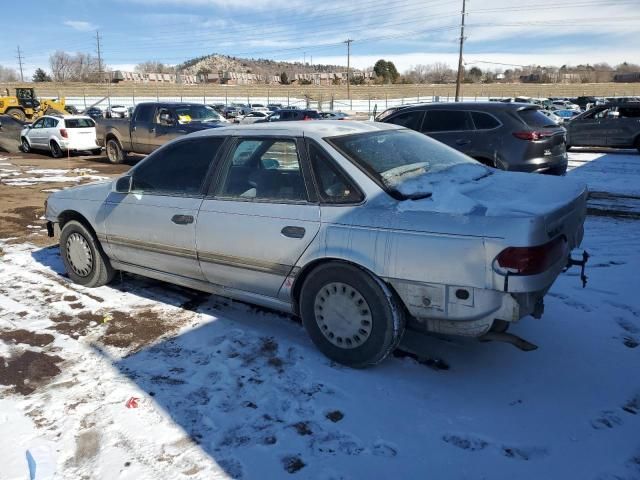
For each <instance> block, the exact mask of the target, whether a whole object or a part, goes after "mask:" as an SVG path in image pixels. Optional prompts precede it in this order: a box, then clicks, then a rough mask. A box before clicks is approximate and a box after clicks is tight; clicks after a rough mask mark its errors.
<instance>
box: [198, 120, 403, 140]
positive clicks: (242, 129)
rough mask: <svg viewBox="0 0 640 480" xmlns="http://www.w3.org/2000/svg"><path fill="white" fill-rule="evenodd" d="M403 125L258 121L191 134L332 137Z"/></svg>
mask: <svg viewBox="0 0 640 480" xmlns="http://www.w3.org/2000/svg"><path fill="white" fill-rule="evenodd" d="M399 128H402V127H398V126H397V125H393V124H389V123H380V122H358V121H348V120H311V121H291V122H273V123H258V124H251V125H233V126H228V127H221V128H215V129H211V130H203V131H200V132H197V133H193V134H191V136H215V135H233V134H242V135H251V134H255V135H265V134H267V135H303V134H311V135H313V136H317V137H330V136H335V135H350V134H355V133H365V132H374V131H378V130H394V129H399Z"/></svg>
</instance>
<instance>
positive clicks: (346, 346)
mask: <svg viewBox="0 0 640 480" xmlns="http://www.w3.org/2000/svg"><path fill="white" fill-rule="evenodd" d="M300 313H301V317H302V323H303V324H304V326H305V328H306V330H307V332H308V333H309V336H310V337H311V340H312V341H313V343H314V344H315V345H316V347H318V349H319V350H320V351H321V352H322V353H324V354H325V355H326V356H327V357H329V358H330V359H332V360H334V361H336V362H338V363H341V364H343V365H347V366H349V367H353V368H363V367H367V366H370V365H375V364H376V363H379V362H380V361H382V360H383V359H384V358H385V357H386V356H387V355H389V353H391V351H392V350H393V349H394V348H395V347H396V346H397V345H398V343H399V342H400V339H401V338H402V334H403V333H404V326H405V318H404V310H403V308H402V305H401V304H400V303H399V301H398V300H397V299H396V297H395V295H394V293H393V292H392V291H391V290H390V289H389V287H388V286H387V285H386V284H384V283H383V282H382V281H381V280H380V279H378V278H376V277H374V276H373V275H371V274H370V273H368V272H366V271H365V270H363V269H361V268H358V267H355V266H353V265H349V264H346V263H340V262H331V263H327V264H324V265H321V266H319V267H318V268H316V269H315V270H313V271H312V272H311V273H310V274H309V276H308V277H307V278H306V280H305V282H304V285H303V287H302V292H301V295H300Z"/></svg>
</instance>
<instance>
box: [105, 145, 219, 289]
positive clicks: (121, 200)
mask: <svg viewBox="0 0 640 480" xmlns="http://www.w3.org/2000/svg"><path fill="white" fill-rule="evenodd" d="M223 141H224V137H199V138H185V139H184V140H181V141H178V142H175V143H173V144H171V145H167V146H166V147H165V148H162V149H160V150H158V151H157V152H154V153H153V154H152V155H149V156H148V157H147V158H146V159H144V160H143V161H142V162H141V163H139V164H138V165H137V166H136V167H135V168H134V169H133V171H132V176H133V188H132V191H131V193H128V194H122V193H116V192H112V193H110V194H109V196H108V198H107V200H106V202H105V205H104V207H103V209H102V214H103V215H104V223H105V233H106V237H107V238H106V241H107V244H108V246H109V249H110V251H111V254H112V255H113V257H115V259H116V260H119V261H121V262H124V263H127V264H131V265H136V266H140V267H144V268H151V269H154V270H158V271H161V272H166V273H171V274H174V275H180V276H182V277H188V278H195V279H199V280H202V279H203V275H202V272H201V271H200V265H199V263H198V259H197V255H196V241H195V232H196V217H197V215H198V209H199V208H200V204H201V203H202V198H203V196H204V195H203V192H204V188H205V179H206V178H207V175H208V172H209V169H210V168H211V166H212V163H213V162H214V161H215V158H216V155H217V153H218V151H219V149H220V147H221V145H222V143H223Z"/></svg>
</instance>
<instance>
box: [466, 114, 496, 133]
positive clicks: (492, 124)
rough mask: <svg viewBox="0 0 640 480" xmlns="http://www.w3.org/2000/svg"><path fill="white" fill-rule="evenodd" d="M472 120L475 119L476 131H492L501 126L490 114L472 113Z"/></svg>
mask: <svg viewBox="0 0 640 480" xmlns="http://www.w3.org/2000/svg"><path fill="white" fill-rule="evenodd" d="M471 118H473V123H474V124H475V126H476V130H491V129H493V128H497V127H499V126H500V122H498V120H496V119H495V117H493V116H492V115H489V114H488V113H482V112H471Z"/></svg>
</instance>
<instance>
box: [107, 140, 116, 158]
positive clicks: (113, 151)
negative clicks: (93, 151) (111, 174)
mask: <svg viewBox="0 0 640 480" xmlns="http://www.w3.org/2000/svg"><path fill="white" fill-rule="evenodd" d="M107 154H108V156H109V158H110V159H112V160H115V159H116V158H117V157H118V153H117V152H116V147H115V145H114V144H113V142H109V145H108V149H107Z"/></svg>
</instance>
